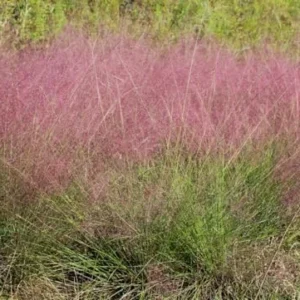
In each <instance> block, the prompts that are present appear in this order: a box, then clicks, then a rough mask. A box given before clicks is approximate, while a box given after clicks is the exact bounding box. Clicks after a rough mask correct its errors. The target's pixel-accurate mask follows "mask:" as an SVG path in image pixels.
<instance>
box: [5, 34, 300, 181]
mask: <svg viewBox="0 0 300 300" xmlns="http://www.w3.org/2000/svg"><path fill="white" fill-rule="evenodd" d="M0 99H1V102H0V143H1V144H0V148H2V149H4V151H5V156H6V159H9V160H11V162H12V163H17V161H18V159H19V160H20V162H19V165H20V166H21V165H22V164H23V165H25V164H26V166H27V167H26V168H27V171H28V170H31V171H30V172H29V171H28V172H29V173H30V174H31V175H30V176H34V177H35V178H36V180H37V181H39V182H40V181H43V182H46V183H47V182H48V183H49V182H54V183H55V185H57V184H58V183H57V182H58V181H59V178H68V176H69V174H70V173H71V169H72V167H71V166H72V161H73V159H74V157H75V156H76V155H78V153H81V152H80V151H86V153H89V155H91V153H106V154H109V155H112V156H114V155H116V156H121V155H124V154H126V155H127V154H130V155H133V156H136V157H144V156H146V155H149V154H151V153H152V152H153V151H155V150H156V149H158V147H159V146H160V144H161V142H163V141H165V140H166V139H172V138H175V137H176V136H177V135H178V133H179V132H181V133H182V132H184V134H185V135H184V136H185V137H186V138H187V141H190V143H193V144H194V145H196V146H197V147H212V146H213V147H218V145H219V147H224V146H226V147H227V146H231V145H237V146H239V145H240V144H241V143H244V142H245V140H253V141H256V140H258V141H259V140H262V139H268V138H272V137H275V136H278V135H286V136H290V137H292V138H295V139H296V138H299V135H300V67H299V65H297V64H296V63H295V62H291V61H288V60H285V59H283V58H279V57H277V56H275V55H266V54H256V55H254V54H249V55H248V56H247V57H244V58H237V57H235V56H234V55H233V54H230V53H229V52H228V51H226V50H225V49H221V48H218V47H205V45H203V44H201V42H195V41H191V42H190V44H188V43H186V44H184V45H177V46H174V47H173V48H171V49H169V50H168V51H166V50H163V51H162V50H159V49H154V48H152V47H150V46H147V43H146V42H145V41H132V40H129V39H126V38H124V37H112V38H105V39H102V40H99V41H97V42H91V41H89V40H87V39H84V38H82V37H77V38H74V39H70V40H69V41H68V42H67V43H62V42H57V43H56V44H55V43H54V44H53V45H52V46H51V47H50V48H48V49H47V50H43V51H26V52H23V53H20V54H19V55H17V56H14V57H13V58H9V59H8V58H0ZM220 145H222V146H220ZM7 149H10V150H7ZM12 149H13V151H12ZM33 157H34V160H33ZM30 161H31V162H30ZM33 161H34V163H33ZM29 162H30V163H29ZM29 166H30V167H29ZM24 168H25V167H24Z"/></svg>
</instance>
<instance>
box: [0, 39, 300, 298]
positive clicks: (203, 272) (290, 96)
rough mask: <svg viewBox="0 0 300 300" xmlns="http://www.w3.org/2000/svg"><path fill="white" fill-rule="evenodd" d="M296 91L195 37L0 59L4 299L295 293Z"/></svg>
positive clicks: (273, 59) (276, 65)
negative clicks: (162, 43) (159, 45)
mask: <svg viewBox="0 0 300 300" xmlns="http://www.w3.org/2000/svg"><path fill="white" fill-rule="evenodd" d="M299 92H300V69H299V67H298V66H297V64H296V63H295V62H294V61H292V60H288V59H284V58H282V57H278V56H276V55H275V54H272V53H270V52H268V51H265V52H263V51H261V52H259V53H248V54H247V55H245V56H234V55H233V54H231V53H230V52H229V51H227V50H226V49H224V48H221V47H218V46H212V45H211V44H210V45H207V44H206V43H205V42H200V41H199V40H197V39H196V40H190V41H185V42H182V43H181V44H180V45H177V46H172V47H171V46H170V48H169V49H168V50H166V49H165V48H164V49H158V48H153V47H150V46H149V45H147V43H146V41H145V40H142V39H141V40H139V41H133V40H129V39H128V38H125V37H123V36H114V37H110V38H106V39H102V40H98V41H91V40H90V39H86V38H84V37H80V36H78V37H74V36H72V34H70V35H69V36H68V37H65V38H64V39H61V40H59V41H57V42H56V43H54V44H53V45H52V46H51V47H49V48H47V49H44V50H43V51H33V50H28V49H27V50H25V51H23V52H19V53H18V54H16V55H14V54H5V55H4V54H3V55H2V56H1V57H0V98H1V102H0V207H1V208H0V288H1V289H0V293H1V296H2V295H3V297H12V299H26V300H27V299H77V298H78V299H297V297H298V295H299V292H300V290H299V285H300V282H299V278H300V276H299V272H300V269H299V268H300V265H299V212H300V208H299V196H300V194H299V191H300V190H299V182H298V176H299V172H300V169H299V163H298V161H299V158H300V155H299V150H300V149H299V137H300V136H299V133H300V128H299V125H300V123H299V120H300V109H299V104H300V103H299V102H300V98H299V95H300V93H299ZM293 297H294V298H293Z"/></svg>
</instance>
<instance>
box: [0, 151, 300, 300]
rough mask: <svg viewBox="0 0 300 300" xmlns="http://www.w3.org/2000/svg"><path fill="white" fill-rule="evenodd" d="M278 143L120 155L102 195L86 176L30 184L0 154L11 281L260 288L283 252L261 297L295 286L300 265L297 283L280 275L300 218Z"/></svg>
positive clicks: (165, 292) (148, 292) (250, 291)
mask: <svg viewBox="0 0 300 300" xmlns="http://www.w3.org/2000/svg"><path fill="white" fill-rule="evenodd" d="M275 150H276V149H275V147H274V146H271V147H268V148H267V149H265V150H262V151H260V152H256V153H253V152H251V151H250V152H249V153H248V152H247V151H246V152H243V153H241V154H240V155H239V156H238V157H236V158H235V159H233V158H232V157H226V156H225V155H216V154H215V155H214V154H212V153H211V154H208V155H206V156H200V155H196V154H192V153H190V152H189V151H187V150H184V149H176V148H175V149H174V148H172V147H170V148H168V149H166V150H165V151H164V152H163V153H161V154H159V155H157V157H154V158H152V159H150V160H149V161H147V162H127V164H125V165H124V166H123V167H120V165H114V164H113V162H111V161H110V162H109V163H108V169H107V171H106V174H107V175H108V174H109V178H110V182H109V183H108V187H107V193H106V194H105V197H104V198H103V199H101V200H97V201H96V202H95V199H94V202H93V204H92V202H91V199H90V198H89V195H88V193H87V188H86V187H83V186H82V185H81V184H80V182H77V183H76V184H72V185H71V186H70V187H69V188H68V189H66V190H65V191H63V192H60V193H56V194H52V195H51V194H40V193H38V192H36V193H31V192H30V191H31V190H30V189H29V190H28V187H27V184H26V183H25V184H24V182H23V180H22V178H20V176H18V175H19V174H14V173H13V172H12V171H11V170H10V169H9V168H7V167H5V168H3V166H2V165H0V167H1V171H0V175H1V176H0V184H1V185H0V202H1V203H0V204H1V208H0V246H1V247H0V259H1V260H0V285H1V287H2V288H1V290H2V292H5V294H8V293H9V291H16V293H19V292H20V291H24V289H25V287H24V286H22V285H24V283H27V285H29V283H30V282H32V280H33V283H32V284H33V285H34V286H36V285H37V283H34V280H37V279H38V278H44V279H45V280H46V281H47V282H51V283H52V284H53V285H54V287H53V290H54V291H56V293H57V291H59V290H61V291H63V292H62V293H63V295H60V296H59V297H57V299H74V298H76V297H78V295H80V297H81V298H82V299H95V298H96V299H115V298H118V299H119V298H121V297H124V298H126V297H127V298H129V299H154V298H155V297H156V296H160V297H162V296H163V297H166V299H199V298H200V299H212V298H213V299H254V298H255V296H257V295H258V287H259V286H260V284H261V278H262V276H263V275H264V274H265V272H266V266H265V265H266V264H267V265H270V266H271V267H272V266H273V265H272V263H271V262H272V261H275V260H274V257H275V255H277V256H279V259H280V262H281V263H283V264H285V266H286V267H287V269H284V270H285V272H286V273H284V274H283V275H282V274H279V278H278V280H277V278H276V276H275V277H274V276H273V277H272V275H269V274H268V273H266V274H267V277H266V282H264V285H263V288H262V289H261V290H260V293H261V296H262V298H261V299H282V297H287V298H290V297H292V296H293V295H295V294H296V292H297V284H299V281H298V279H297V278H299V276H298V277H297V276H296V279H295V280H294V281H290V282H289V286H288V289H285V285H284V280H282V278H283V277H280V276H290V274H292V272H296V273H297V272H298V271H297V268H296V267H293V269H292V270H290V269H289V268H290V266H299V255H298V254H297V253H298V252H297V251H296V250H297V248H298V247H299V246H298V243H297V240H298V238H299V226H298V225H299V224H298V222H299V220H298V219H297V218H295V214H293V216H292V217H291V216H288V215H287V214H286V213H285V209H284V207H283V206H282V204H281V198H282V194H283V192H284V184H283V183H282V182H280V181H278V180H276V179H275V176H274V168H275V167H276V164H277V154H276V151H275ZM30 197H31V198H30ZM103 200H104V201H103ZM283 239H285V241H284V243H281V241H283ZM281 246H282V247H281ZM279 250H280V251H279ZM274 253H275V254H274ZM276 261H277V260H276ZM289 264H291V265H289ZM275 274H276V273H275ZM297 274H298V273H297ZM269 276H270V278H269ZM284 278H285V277H284ZM287 278H288V279H289V280H291V278H290V277H287ZM258 279H259V280H258ZM257 280H258V281H257ZM42 284H43V285H42V290H45V288H46V283H45V282H44V283H42ZM278 285H280V286H279V288H278ZM165 287H168V288H167V289H166V288H165ZM275 287H276V289H275ZM31 289H33V290H32V291H31V294H32V293H33V294H35V293H36V292H35V290H34V288H33V287H31ZM27 292H28V291H27ZM40 293H41V294H40V295H38V296H37V297H40V298H43V297H45V294H43V292H40ZM64 293H67V294H64ZM29 295H30V293H29ZM50 295H51V294H50ZM66 295H68V296H66ZM47 297H50V296H49V294H48V296H47ZM168 297H169V298H168ZM17 299H19V298H17ZM20 299H31V296H26V297H24V296H23V297H21V298H20ZM47 299H48V298H47ZM49 299H56V298H55V297H54V296H53V297H52V298H51V297H50V298H49Z"/></svg>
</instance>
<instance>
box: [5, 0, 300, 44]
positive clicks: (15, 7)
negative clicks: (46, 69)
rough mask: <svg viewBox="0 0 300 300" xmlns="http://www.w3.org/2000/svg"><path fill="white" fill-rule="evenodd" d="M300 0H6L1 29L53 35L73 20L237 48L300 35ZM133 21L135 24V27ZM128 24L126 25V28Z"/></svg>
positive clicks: (19, 39) (27, 36) (92, 27)
mask: <svg viewBox="0 0 300 300" xmlns="http://www.w3.org/2000/svg"><path fill="white" fill-rule="evenodd" d="M299 3H300V2H299V1H297V0H266V1H260V0H245V1H241V0H215V1H211V0H204V1H198V0H175V1H174V0H164V1H161V0H155V1H153V0H141V1H137V0H136V1H128V0H93V1H91V0H81V1H79V0H74V1H70V0H47V1H44V0H3V1H1V4H0V31H1V33H2V35H3V36H4V37H9V36H10V37H12V38H13V40H14V42H15V43H26V42H29V41H30V42H40V41H43V40H47V39H49V38H52V37H53V36H55V35H56V34H57V33H59V32H61V30H62V29H63V27H64V26H65V25H66V24H68V23H71V24H72V25H73V26H75V27H78V28H83V29H84V30H86V31H88V32H89V33H98V32H99V28H100V25H102V26H106V27H108V28H110V29H113V30H117V29H122V28H123V27H124V20H127V21H128V22H127V23H125V24H127V25H128V26H129V28H128V30H129V31H130V33H131V34H133V35H135V34H138V33H139V32H143V31H145V30H147V31H150V33H151V34H152V35H153V36H154V37H156V38H158V39H166V38H167V39H168V40H170V39H177V38H178V37H179V36H180V35H181V34H182V33H196V34H197V35H199V36H200V37H202V36H213V37H217V38H218V39H220V40H222V41H226V42H228V43H229V44H230V45H233V46H234V47H238V48H241V47H244V46H251V45H256V44H259V43H261V42H263V41H265V40H267V41H269V42H272V43H275V44H277V45H280V46H282V44H284V46H285V47H287V46H288V45H292V44H293V42H294V40H295V36H296V35H297V34H299V27H300V26H299V15H300V4H299ZM130 24H131V25H130ZM127 25H126V26H127Z"/></svg>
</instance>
